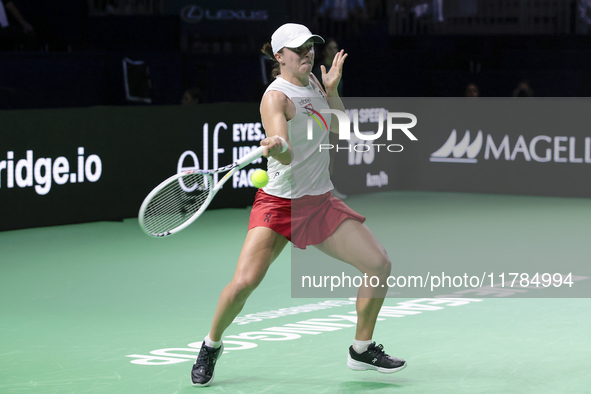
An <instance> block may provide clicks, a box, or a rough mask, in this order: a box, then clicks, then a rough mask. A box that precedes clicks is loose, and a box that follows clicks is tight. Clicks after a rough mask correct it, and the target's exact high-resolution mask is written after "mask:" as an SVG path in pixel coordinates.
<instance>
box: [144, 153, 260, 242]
mask: <svg viewBox="0 0 591 394" xmlns="http://www.w3.org/2000/svg"><path fill="white" fill-rule="evenodd" d="M263 149H264V147H262V146H261V147H259V148H257V149H255V150H253V151H251V152H250V153H249V154H247V155H246V156H244V157H242V158H241V159H240V160H238V161H237V162H235V163H233V164H230V165H227V166H225V167H220V168H218V169H217V170H197V169H196V170H187V171H183V172H180V173H178V174H176V175H173V176H171V177H170V178H168V179H166V180H165V181H164V182H162V183H161V184H159V185H158V186H156V187H155V188H154V190H152V191H151V192H150V194H148V196H147V197H146V198H145V199H144V202H143V203H142V206H141V208H140V212H139V215H138V220H139V223H140V226H141V228H142V229H143V230H144V231H145V232H146V234H148V235H150V236H152V237H167V236H169V235H172V234H174V233H178V232H179V231H181V230H182V229H184V228H185V227H187V226H188V225H190V224H191V223H193V222H194V221H195V220H196V219H197V218H198V217H199V216H201V214H202V213H203V212H204V211H205V210H206V209H207V207H208V205H209V204H210V203H211V201H212V200H213V198H214V196H215V195H216V193H217V192H218V191H219V190H220V189H221V188H222V186H223V185H224V183H226V181H227V180H228V179H230V178H231V177H232V175H234V173H235V172H236V171H238V170H240V169H241V168H243V167H246V166H247V165H249V164H250V163H252V162H253V161H254V160H256V159H258V158H259V157H261V156H262V155H263ZM227 171H229V172H228V173H227V174H225V175H224V177H223V178H222V179H221V180H220V181H219V182H218V183H217V184H216V185H214V180H213V175H214V174H221V173H224V172H227Z"/></svg>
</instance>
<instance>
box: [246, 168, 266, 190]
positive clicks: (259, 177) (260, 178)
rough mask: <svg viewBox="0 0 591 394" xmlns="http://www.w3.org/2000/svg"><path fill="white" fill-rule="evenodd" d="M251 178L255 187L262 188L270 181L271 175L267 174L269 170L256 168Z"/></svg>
mask: <svg viewBox="0 0 591 394" xmlns="http://www.w3.org/2000/svg"><path fill="white" fill-rule="evenodd" d="M250 180H251V181H252V184H253V185H254V187H258V188H259V189H260V188H261V187H265V186H267V183H269V176H268V175H267V171H263V170H256V171H255V172H253V173H252V175H251V176H250Z"/></svg>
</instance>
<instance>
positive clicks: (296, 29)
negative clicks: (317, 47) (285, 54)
mask: <svg viewBox="0 0 591 394" xmlns="http://www.w3.org/2000/svg"><path fill="white" fill-rule="evenodd" d="M310 38H313V39H314V43H316V44H322V43H324V38H322V37H320V36H318V35H316V34H312V32H311V31H310V29H308V28H307V27H306V26H304V25H300V24H297V23H286V24H285V25H283V26H281V27H280V28H279V29H277V30H275V33H273V35H272V36H271V47H272V48H273V53H274V54H275V53H277V52H279V51H280V50H281V49H282V48H285V47H287V48H297V47H299V46H300V45H302V44H304V43H305V42H306V41H308V40H309V39H310Z"/></svg>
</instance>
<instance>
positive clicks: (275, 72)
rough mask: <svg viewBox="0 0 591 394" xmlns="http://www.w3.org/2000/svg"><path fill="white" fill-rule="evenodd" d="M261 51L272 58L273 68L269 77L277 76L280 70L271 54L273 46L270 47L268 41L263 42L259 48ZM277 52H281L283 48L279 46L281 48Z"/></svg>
mask: <svg viewBox="0 0 591 394" xmlns="http://www.w3.org/2000/svg"><path fill="white" fill-rule="evenodd" d="M261 52H262V53H264V54H265V55H267V56H268V57H269V58H270V59H272V60H273V70H272V71H271V77H273V79H275V78H277V76H278V75H279V74H281V70H280V69H279V62H278V61H277V59H275V56H274V54H273V48H272V47H271V44H269V43H268V42H267V43H265V45H263V47H262V48H261ZM278 53H283V48H281V50H279V51H278Z"/></svg>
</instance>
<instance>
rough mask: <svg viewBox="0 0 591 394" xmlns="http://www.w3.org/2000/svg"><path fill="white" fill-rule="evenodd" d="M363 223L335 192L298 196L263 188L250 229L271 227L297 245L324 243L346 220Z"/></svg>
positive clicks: (255, 202)
mask: <svg viewBox="0 0 591 394" xmlns="http://www.w3.org/2000/svg"><path fill="white" fill-rule="evenodd" d="M349 218H350V219H354V220H357V221H359V222H361V223H363V222H365V217H363V216H361V215H360V214H358V213H357V212H355V211H354V210H352V209H351V208H349V207H348V206H347V205H346V204H345V203H344V202H342V201H341V200H339V199H338V198H336V197H335V196H333V195H332V193H331V192H328V193H325V194H321V195H319V196H303V197H300V198H297V199H293V200H292V199H289V198H281V197H275V196H271V195H269V194H267V193H265V192H264V191H263V189H259V190H258V192H257V194H256V197H255V200H254V204H253V205H252V211H251V212H250V221H249V223H248V229H249V230H250V229H251V228H254V227H268V228H270V229H271V230H273V231H275V232H277V233H279V234H281V235H283V236H285V237H286V238H287V239H288V240H290V241H291V242H292V243H293V244H294V245H295V246H296V247H297V248H300V249H306V246H309V245H318V244H320V243H322V242H324V241H325V240H326V239H327V238H328V237H330V235H331V234H332V233H334V232H335V230H336V229H337V227H339V225H340V224H341V223H342V222H343V221H344V220H345V219H349Z"/></svg>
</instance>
